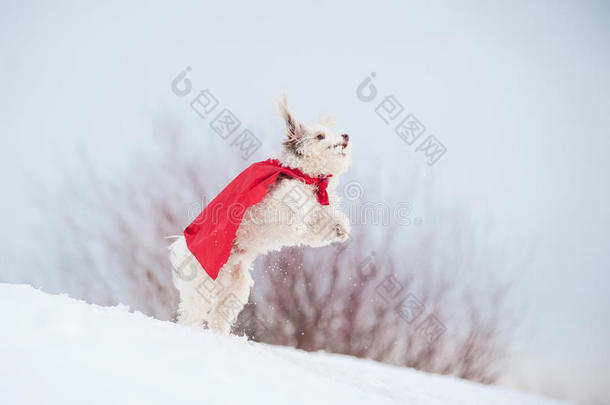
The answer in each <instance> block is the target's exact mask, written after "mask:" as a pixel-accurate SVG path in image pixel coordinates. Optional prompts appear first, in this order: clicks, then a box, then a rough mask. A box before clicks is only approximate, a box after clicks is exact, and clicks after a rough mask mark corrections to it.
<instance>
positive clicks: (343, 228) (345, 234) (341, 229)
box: [335, 224, 349, 242]
mask: <svg viewBox="0 0 610 405" xmlns="http://www.w3.org/2000/svg"><path fill="white" fill-rule="evenodd" d="M335 235H336V237H337V240H338V241H340V242H344V241H346V240H347V238H349V225H347V224H335Z"/></svg>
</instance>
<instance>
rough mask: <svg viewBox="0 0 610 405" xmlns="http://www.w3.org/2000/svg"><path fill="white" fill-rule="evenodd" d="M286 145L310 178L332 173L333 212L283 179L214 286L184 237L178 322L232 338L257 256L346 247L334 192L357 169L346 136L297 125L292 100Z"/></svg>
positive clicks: (290, 159)
mask: <svg viewBox="0 0 610 405" xmlns="http://www.w3.org/2000/svg"><path fill="white" fill-rule="evenodd" d="M279 108H280V112H281V113H282V116H283V118H284V121H285V122H286V127H287V139H286V140H285V141H284V146H285V147H284V150H283V152H282V154H281V156H280V157H279V158H278V159H279V160H280V162H281V163H282V164H283V165H285V166H288V167H291V168H295V169H299V170H301V171H302V172H303V173H306V174H308V175H310V176H313V177H315V176H321V175H329V174H332V177H331V178H330V179H329V184H328V188H327V192H328V196H329V202H330V205H328V206H323V205H320V204H319V203H318V202H317V200H316V195H315V192H316V190H315V189H314V186H313V185H308V184H304V183H303V182H301V181H299V180H296V179H281V180H278V181H276V182H275V184H273V185H271V186H270V187H269V189H268V192H267V195H266V196H265V197H264V198H263V200H262V201H261V202H259V203H258V204H256V205H253V206H252V207H250V208H248V210H247V211H246V213H245V215H244V218H243V220H242V222H241V224H240V226H239V228H238V230H237V236H236V238H235V241H234V243H233V248H232V250H231V255H230V257H229V259H228V261H227V263H226V264H225V265H224V266H223V267H222V269H221V270H220V273H219V276H218V278H217V279H216V280H215V281H214V280H212V279H211V278H210V277H209V276H208V275H207V273H206V272H205V271H204V270H203V269H202V268H201V266H200V265H199V263H198V262H197V261H196V260H195V258H194V257H193V256H192V255H191V253H190V252H189V250H188V249H187V247H186V241H185V239H184V236H182V237H179V238H178V239H177V240H176V241H175V242H174V243H172V244H171V246H170V247H169V250H170V261H171V263H172V265H173V267H174V272H173V281H174V285H175V286H176V288H177V289H178V291H179V293H180V304H179V307H178V322H179V323H181V324H184V325H194V326H201V327H203V326H204V325H206V324H207V326H208V327H209V328H211V329H214V330H217V331H220V332H223V333H229V332H230V330H231V326H232V324H233V323H234V322H235V320H236V319H237V315H239V312H240V311H241V310H242V309H243V306H244V305H245V304H246V302H247V301H248V296H249V294H250V289H251V287H252V285H253V281H252V277H251V276H250V267H251V265H252V263H253V262H254V260H255V259H256V257H257V256H258V255H259V254H265V253H267V252H269V251H272V250H279V249H281V248H282V247H283V246H296V245H309V246H325V245H328V244H330V243H333V242H343V241H345V240H346V239H347V238H348V235H349V230H350V228H349V222H348V219H347V217H346V216H345V215H344V214H343V213H342V212H341V211H340V209H339V204H340V199H339V196H338V195H337V192H336V189H337V185H338V182H339V175H340V174H341V173H344V172H345V171H346V170H347V168H348V166H349V164H350V162H351V145H350V144H349V137H348V136H347V135H346V134H342V135H339V134H336V133H334V132H333V131H331V130H330V129H329V128H328V127H327V126H325V125H322V124H321V123H315V124H311V125H306V124H303V123H301V122H298V121H296V120H295V119H294V117H293V116H292V114H291V113H290V111H289V109H288V105H287V102H286V98H285V97H284V98H283V99H282V101H280V103H279Z"/></svg>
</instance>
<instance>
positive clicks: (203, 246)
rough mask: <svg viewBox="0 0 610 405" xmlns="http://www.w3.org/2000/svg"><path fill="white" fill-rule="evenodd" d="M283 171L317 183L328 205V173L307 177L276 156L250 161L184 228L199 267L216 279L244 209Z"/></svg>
mask: <svg viewBox="0 0 610 405" xmlns="http://www.w3.org/2000/svg"><path fill="white" fill-rule="evenodd" d="M280 174H282V175H285V176H288V177H292V178H295V179H299V180H301V181H302V182H304V183H306V184H315V185H316V186H317V192H316V197H317V199H318V202H319V203H320V204H321V205H328V194H327V193H326V187H327V186H328V177H330V175H329V176H323V177H310V176H308V175H306V174H303V173H302V172H301V171H300V170H297V169H291V168H289V167H283V166H282V165H281V164H280V163H279V162H278V161H277V160H272V159H269V160H266V161H264V162H257V163H254V164H252V165H251V166H250V167H248V168H247V169H246V170H244V171H243V172H241V173H240V174H239V175H238V176H237V177H236V178H235V179H233V181H232V182H231V183H229V185H228V186H227V187H225V188H224V190H222V191H221V192H220V194H218V196H216V198H214V199H213V200H212V202H210V204H208V206H207V207H205V209H204V210H203V211H201V213H200V214H199V215H198V216H197V218H195V220H194V221H193V222H192V223H191V224H190V225H189V226H188V227H187V228H186V229H185V230H184V237H185V238H186V246H187V247H188V249H189V250H190V251H191V253H192V254H193V256H195V258H196V259H197V261H198V262H199V264H201V267H203V269H204V270H205V271H206V273H208V274H209V276H210V277H212V279H213V280H216V277H218V272H219V271H220V269H221V268H222V266H223V265H224V264H225V263H226V262H227V260H228V259H229V255H230V254H231V247H232V246H233V240H234V239H235V234H236V232H237V228H239V225H240V224H241V221H242V219H243V217H244V214H245V212H246V210H247V209H248V208H249V207H251V206H253V205H254V204H256V203H258V202H260V201H261V200H262V199H263V197H265V195H266V194H267V188H268V187H269V186H270V185H271V184H273V183H274V182H275V181H276V179H277V178H278V176H279V175H280Z"/></svg>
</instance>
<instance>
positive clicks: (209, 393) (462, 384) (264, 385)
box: [0, 284, 560, 405]
mask: <svg viewBox="0 0 610 405" xmlns="http://www.w3.org/2000/svg"><path fill="white" fill-rule="evenodd" d="M0 317H1V319H2V324H3V328H2V329H3V330H2V334H1V336H0V359H1V361H0V393H1V395H2V403H5V404H11V405H17V404H28V405H29V404H62V405H66V404H84V403H86V404H103V405H108V404H115V403H122V404H147V405H154V404H181V405H183V404H203V403H205V404H245V403H248V404H265V405H273V404H278V405H279V404H281V405H286V404H307V405H310V404H367V405H368V404H421V405H436V404H484V405H495V404H507V405H508V404H511V405H513V404H519V405H527V404H559V403H560V402H557V401H554V400H550V399H546V398H543V397H539V396H535V395H531V394H525V393H521V392H516V391H511V390H507V389H503V388H497V387H492V386H483V385H479V384H474V383H471V382H468V381H463V380H459V379H456V378H451V377H446V376H437V375H429V374H426V373H422V372H418V371H414V370H411V369H406V368H399V367H393V366H388V365H384V364H379V363H376V362H373V361H368V360H360V359H355V358H352V357H348V356H342V355H334V354H327V353H306V352H302V351H298V350H294V349H291V348H285V347H274V346H268V345H261V344H253V343H248V342H247V341H246V340H245V339H244V338H241V337H235V336H230V337H226V336H221V335H218V334H215V333H212V332H208V331H204V330H200V329H196V328H188V327H183V326H179V325H176V324H173V323H170V322H162V321H158V320H155V319H152V318H149V317H146V316H144V315H142V314H140V313H130V312H128V310H127V308H125V307H114V308H107V307H100V306H96V305H89V304H87V303H84V302H82V301H77V300H74V299H71V298H69V297H67V296H57V295H49V294H45V293H43V292H40V291H37V290H35V289H33V288H32V287H29V286H25V285H14V284H0Z"/></svg>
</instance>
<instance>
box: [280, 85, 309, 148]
mask: <svg viewBox="0 0 610 405" xmlns="http://www.w3.org/2000/svg"><path fill="white" fill-rule="evenodd" d="M277 105H278V107H279V109H280V113H281V114H282V118H283V119H284V122H285V123H286V135H287V136H288V139H289V140H290V139H299V138H300V137H302V136H303V134H304V132H305V128H304V127H303V124H301V123H300V122H298V121H297V120H295V119H294V117H293V116H292V113H291V112H290V109H289V108H288V100H287V99H286V94H283V95H282V98H281V99H280V100H279V101H278V102H277Z"/></svg>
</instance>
